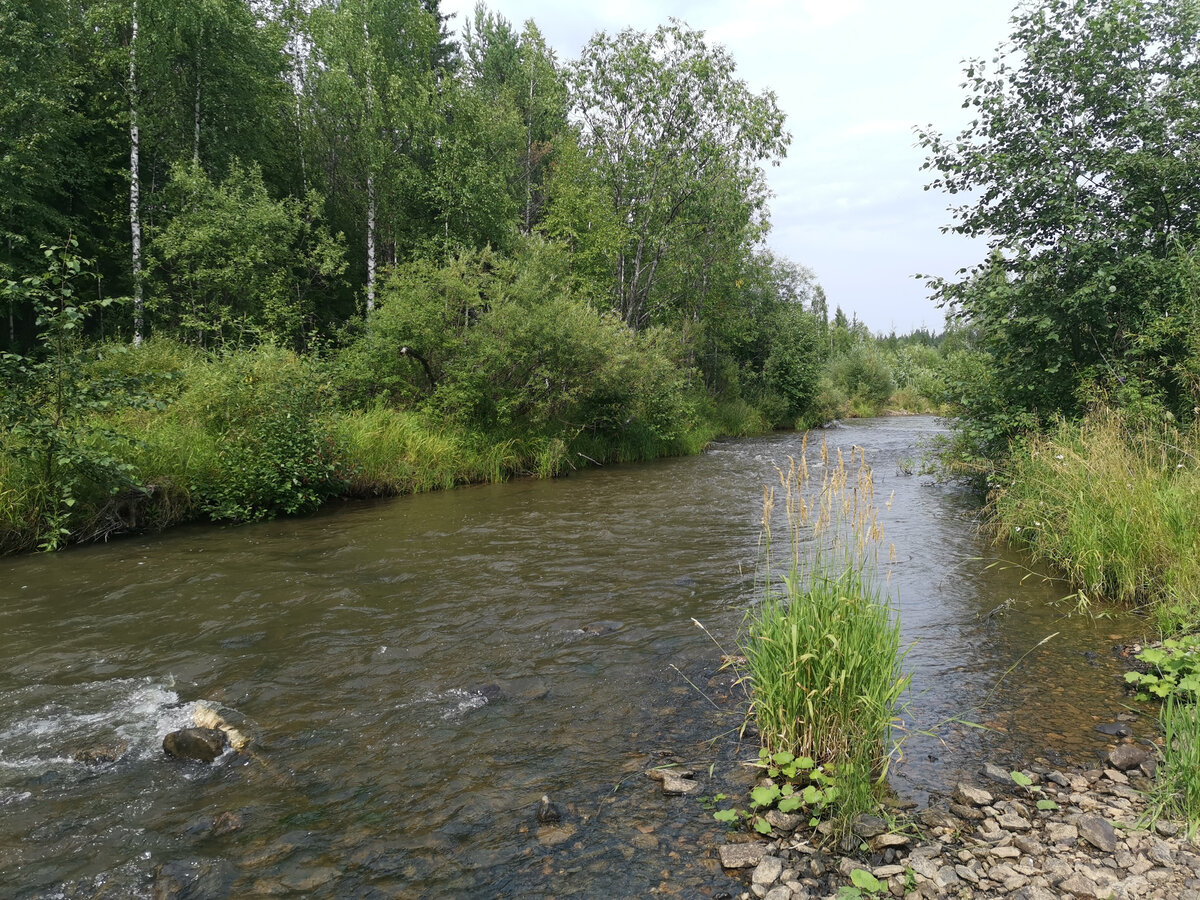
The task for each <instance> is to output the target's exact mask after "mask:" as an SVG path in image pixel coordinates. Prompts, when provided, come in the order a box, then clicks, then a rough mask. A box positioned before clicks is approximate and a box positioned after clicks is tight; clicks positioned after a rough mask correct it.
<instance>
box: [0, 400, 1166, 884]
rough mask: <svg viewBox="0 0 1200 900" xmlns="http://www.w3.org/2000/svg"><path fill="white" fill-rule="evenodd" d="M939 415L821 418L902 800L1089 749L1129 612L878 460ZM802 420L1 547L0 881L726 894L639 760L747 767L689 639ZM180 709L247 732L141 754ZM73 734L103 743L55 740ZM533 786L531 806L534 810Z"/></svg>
mask: <svg viewBox="0 0 1200 900" xmlns="http://www.w3.org/2000/svg"><path fill="white" fill-rule="evenodd" d="M936 431H937V424H936V422H935V421H934V420H932V419H927V418H913V419H879V420H868V421H862V422H857V423H854V424H852V425H849V426H847V427H842V428H836V429H831V430H829V431H827V432H824V433H821V434H819V435H818V436H817V440H818V442H819V439H820V438H821V437H824V438H825V439H827V440H828V442H829V444H830V446H831V447H834V446H840V447H843V448H845V449H847V450H848V449H849V448H850V447H851V446H859V447H862V448H864V449H865V452H866V457H867V461H868V462H869V463H870V464H871V465H872V467H873V468H874V471H875V476H876V485H877V489H876V490H877V498H878V499H879V501H880V505H881V507H882V506H883V503H884V501H886V500H887V499H888V498H889V497H892V503H891V505H890V507H887V508H881V516H880V518H881V521H882V523H883V525H884V528H885V530H886V532H887V539H888V540H889V541H890V542H891V543H893V544H894V545H895V550H896V554H895V561H894V562H893V563H892V564H891V566H890V568H891V580H890V588H891V590H892V592H893V594H894V596H895V598H896V602H897V604H898V606H899V609H900V615H901V621H902V625H903V634H904V642H905V645H906V646H907V647H908V648H909V649H908V653H907V656H906V658H905V665H906V667H907V669H908V670H909V671H910V672H911V674H912V678H913V681H912V689H911V691H910V694H909V697H908V698H907V704H908V705H907V708H906V710H905V714H904V720H905V726H906V728H907V738H906V740H905V742H904V745H903V747H902V755H901V757H900V758H899V759H898V760H897V761H896V763H895V765H894V767H893V773H892V779H891V780H892V784H893V786H894V787H895V789H896V790H897V792H898V793H899V794H900V795H901V796H902V797H905V798H909V799H913V800H916V801H922V802H923V801H925V800H926V799H927V798H928V797H929V796H930V795H931V794H932V795H937V794H940V793H944V792H945V791H946V790H947V789H948V788H949V787H952V785H953V783H954V782H955V781H956V780H957V779H958V777H960V776H961V774H962V773H964V772H971V771H974V770H975V769H977V768H978V767H979V764H980V761H981V760H982V759H984V758H987V759H997V760H1000V761H1004V760H1008V759H1011V760H1013V761H1016V760H1020V759H1028V758H1032V757H1035V756H1045V757H1047V758H1049V759H1051V760H1053V761H1055V762H1056V763H1069V762H1077V763H1085V762H1088V761H1089V760H1092V759H1094V758H1095V754H1096V752H1097V750H1098V748H1099V747H1101V746H1102V743H1101V738H1100V736H1099V735H1096V734H1095V733H1094V732H1093V727H1094V725H1095V724H1096V723H1097V722H1100V721H1102V720H1103V721H1108V720H1111V719H1112V717H1113V715H1114V713H1116V712H1117V711H1119V709H1120V705H1121V703H1122V697H1121V693H1120V675H1121V668H1120V666H1119V665H1118V663H1117V661H1116V660H1115V659H1114V658H1113V654H1112V652H1111V650H1112V647H1113V645H1114V644H1116V643H1118V642H1120V641H1122V640H1124V639H1129V638H1134V637H1137V636H1139V631H1140V630H1141V629H1142V626H1141V624H1140V623H1139V622H1137V621H1136V620H1134V619H1132V618H1130V617H1127V616H1123V615H1113V616H1110V617H1103V618H1089V617H1083V616H1079V615H1071V612H1072V606H1071V604H1070V603H1065V602H1061V597H1062V595H1063V594H1065V593H1066V589H1065V588H1064V587H1063V586H1062V585H1061V584H1056V583H1054V582H1050V581H1047V580H1045V579H1043V578H1041V577H1040V576H1039V575H1038V574H1037V573H1035V572H1031V571H1030V570H1029V569H1028V568H1026V567H1025V566H1024V565H1023V564H1022V561H1021V558H1020V557H1019V556H1015V555H1010V554H1007V553H1005V552H1003V551H1000V550H998V549H997V548H996V547H994V546H992V545H990V544H989V543H988V542H987V541H986V540H984V539H982V538H981V537H980V536H979V535H978V534H977V532H976V527H975V522H976V519H975V515H976V508H975V505H974V501H973V500H972V499H971V497H970V496H968V495H967V494H965V493H964V492H962V491H961V490H960V489H958V488H956V487H954V486H952V485H946V484H938V483H935V482H934V480H933V479H932V478H929V477H923V476H919V475H912V474H905V472H907V471H911V470H912V469H913V464H914V463H919V458H920V453H921V450H920V446H921V445H922V443H923V442H925V441H927V440H928V439H929V437H930V436H931V435H932V434H934V433H935V432H936ZM800 441H801V437H800V436H799V435H790V434H788V435H774V436H769V437H762V438H751V439H744V440H732V441H725V442H721V443H718V444H716V445H715V446H713V447H712V448H711V449H710V450H709V451H708V452H706V453H704V454H702V455H700V456H697V457H692V458H685V459H673V460H663V461H659V462H656V463H651V464H645V465H637V466H615V467H609V468H604V469H593V470H588V471H582V472H579V473H576V474H574V475H572V476H571V477H569V478H565V479H560V480H554V481H534V480H522V481H516V482H513V483H510V484H504V485H491V486H480V487H471V488H464V489H461V490H455V491H450V492H446V493H438V494H428V495H423V496H415V497H406V498H400V499H395V500H388V501H380V502H371V503H358V504H352V505H344V506H340V507H336V508H332V509H329V510H326V511H324V512H322V513H320V514H318V515H315V516H312V517H310V518H306V519H299V520H288V521H280V522H273V523H267V524H262V525H255V526H249V527H240V528H213V527H185V528H179V529H175V530H173V531H170V532H168V533H165V534H162V535H157V536H151V537H145V538H134V539H127V540H122V541H116V542H113V543H111V544H109V545H106V546H96V547H87V548H80V549H75V550H72V551H69V552H66V553H61V554H58V555H54V556H26V557H21V558H12V559H7V560H3V561H0V654H2V657H3V660H4V667H3V671H2V672H0V884H3V893H4V895H5V896H13V897H19V898H32V897H39V898H41V897H46V898H49V897H72V898H73V897H87V898H94V897H113V898H116V897H151V896H154V892H155V883H156V879H157V883H158V885H159V888H160V890H163V889H165V886H166V885H169V884H175V885H179V886H184V887H188V888H189V890H191V891H192V893H191V894H189V896H203V897H208V896H211V897H223V896H228V897H242V896H261V895H284V896H286V895H291V896H308V897H328V898H343V897H345V898H357V897H362V898H374V897H381V898H382V897H404V898H407V897H414V898H415V897H565V896H579V897H585V896H586V897H601V896H611V897H632V896H645V895H648V894H650V893H651V892H655V891H661V892H662V893H664V894H672V893H681V894H682V895H683V896H699V897H703V896H718V895H720V894H722V892H725V891H729V890H734V889H735V888H736V885H735V883H734V882H733V880H732V879H730V878H729V877H727V876H726V875H724V874H723V873H722V872H721V870H720V867H719V865H718V864H717V863H716V861H715V853H714V847H715V845H716V844H717V843H719V842H721V841H722V840H723V834H722V833H721V830H720V827H719V826H717V825H716V823H714V822H712V820H711V818H710V813H709V812H707V811H705V810H704V809H702V808H701V804H700V803H699V802H698V801H697V800H696V799H695V798H694V797H688V798H684V797H664V796H662V795H661V794H660V793H659V792H658V790H657V786H656V785H655V783H654V782H652V781H651V780H649V779H648V778H646V777H645V776H644V775H643V774H642V773H643V772H644V770H646V769H647V768H650V767H652V766H654V765H656V764H658V763H659V762H660V761H661V760H662V759H664V758H666V756H667V755H668V754H671V755H674V756H675V757H678V758H680V759H683V760H685V761H687V762H689V763H690V764H691V766H692V768H694V769H695V770H696V772H697V777H698V778H700V779H701V780H703V781H704V782H705V789H704V792H705V793H708V792H715V791H718V790H724V791H727V792H728V791H729V790H731V785H732V786H733V788H732V789H733V790H737V789H740V786H741V785H744V784H745V776H744V775H743V774H740V773H739V769H738V767H737V765H736V762H737V760H738V759H745V758H749V757H752V756H753V755H754V747H753V746H752V745H751V744H742V745H739V744H738V742H737V739H736V728H737V725H738V722H739V721H740V718H739V714H738V712H737V708H736V705H735V704H732V703H731V702H730V701H729V699H728V697H729V694H730V690H729V685H728V679H725V678H723V677H720V676H719V675H718V672H717V670H718V668H719V666H720V661H719V657H720V654H721V650H720V649H719V648H718V647H717V643H718V642H719V643H720V644H721V645H722V646H723V647H724V648H725V649H726V650H732V649H733V648H734V646H735V644H736V639H737V633H738V629H739V625H740V623H741V621H742V616H743V611H744V609H745V607H746V606H747V605H748V604H750V603H752V602H753V600H754V597H755V584H756V572H757V566H758V562H759V558H760V551H759V530H760V529H759V523H760V518H761V505H762V492H763V486H764V485H766V484H770V483H774V482H776V480H777V476H776V473H775V467H776V466H777V465H782V466H786V465H787V458H788V456H789V455H794V454H797V453H798V452H799V451H800V446H801V444H800ZM815 452H816V446H815V445H814V446H813V447H810V453H815ZM893 492H894V496H892V495H893ZM693 620H698V621H699V622H700V623H703V625H704V626H705V628H706V629H707V631H708V633H709V634H711V638H710V636H709V634H706V632H705V631H704V630H702V629H701V628H699V627H697V625H696V623H695V622H694V621H693ZM710 699H711V700H712V701H714V703H715V705H713V704H712V703H710ZM733 699H735V700H736V699H737V696H736V691H735V692H734V698H733ZM197 702H206V703H211V704H214V705H219V706H223V707H225V708H227V709H228V710H229V715H230V717H233V718H236V719H237V720H238V722H239V723H240V724H241V725H242V726H243V730H246V731H248V732H249V733H250V734H251V735H252V736H253V738H254V745H253V753H252V754H250V755H248V756H235V755H232V754H230V755H227V756H225V757H222V758H221V759H219V760H218V761H217V762H216V763H214V764H213V765H211V766H204V765H181V764H179V763H176V762H173V761H171V760H169V759H167V758H166V757H165V756H164V755H163V753H162V750H161V741H162V737H163V735H165V734H166V733H167V732H169V731H171V730H173V729H175V728H179V727H183V726H186V725H188V724H190V720H191V714H192V711H193V709H194V706H195V704H196V703H197ZM718 707H719V708H718ZM956 719H964V720H967V721H969V722H972V723H976V724H982V725H986V726H988V728H987V729H980V728H975V727H971V726H968V725H964V724H961V723H959V722H957V721H955V720H956ZM97 745H118V746H124V747H125V748H126V749H125V750H124V752H123V755H121V756H120V758H119V759H118V760H117V761H116V762H113V763H107V764H102V765H99V766H92V767H89V766H87V765H85V764H83V763H80V762H76V761H74V759H73V757H74V754H75V753H76V752H77V751H79V750H81V749H86V748H89V747H93V746H97ZM710 771H711V774H710ZM544 793H548V794H550V795H551V796H552V797H553V798H555V800H556V801H557V802H558V803H559V804H560V805H561V806H562V807H563V810H564V813H565V815H564V823H563V826H562V827H560V828H556V829H552V830H549V831H548V830H546V829H539V826H538V823H537V821H536V816H535V813H536V808H537V802H538V799H539V798H540V797H541V796H542V794H544Z"/></svg>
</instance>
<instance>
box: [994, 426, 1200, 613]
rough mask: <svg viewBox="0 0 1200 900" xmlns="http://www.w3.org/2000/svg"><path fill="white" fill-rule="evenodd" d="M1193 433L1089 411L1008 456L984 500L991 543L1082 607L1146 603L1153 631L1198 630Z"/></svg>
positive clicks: (1199, 552)
mask: <svg viewBox="0 0 1200 900" xmlns="http://www.w3.org/2000/svg"><path fill="white" fill-rule="evenodd" d="M1197 509H1200V434H1198V433H1197V432H1195V431H1194V430H1193V431H1191V432H1186V431H1180V430H1177V429H1173V428H1170V427H1164V426H1162V425H1147V424H1145V423H1131V422H1129V421H1128V420H1127V419H1126V418H1125V417H1123V416H1122V415H1121V414H1119V413H1117V412H1114V411H1109V410H1103V409H1102V410H1096V411H1094V412H1092V413H1091V414H1090V415H1089V416H1088V417H1087V418H1086V419H1085V420H1084V421H1083V422H1082V423H1079V424H1073V423H1062V424H1060V425H1059V426H1058V427H1057V428H1056V429H1055V430H1054V431H1053V432H1052V433H1051V434H1049V435H1047V436H1045V437H1039V438H1035V439H1032V440H1030V441H1029V442H1028V443H1027V444H1025V445H1024V446H1023V447H1021V448H1019V449H1017V450H1014V452H1013V454H1012V457H1011V459H1010V461H1009V463H1008V465H1007V467H1006V468H1005V469H1004V471H1003V474H1002V476H1001V477H1000V478H999V479H998V483H997V485H996V486H995V487H994V490H993V492H992V495H991V500H990V510H991V513H992V521H993V528H994V530H995V533H996V535H997V536H998V537H1002V538H1007V539H1008V540H1011V541H1013V542H1015V543H1018V544H1020V545H1023V546H1025V547H1028V548H1029V550H1030V551H1031V552H1032V553H1033V555H1034V556H1035V557H1037V558H1039V559H1042V560H1045V561H1047V562H1049V563H1051V564H1052V565H1053V566H1054V567H1055V568H1057V569H1058V570H1059V571H1061V572H1062V573H1063V575H1064V576H1065V577H1066V578H1067V579H1068V580H1069V581H1070V582H1071V583H1072V584H1073V585H1074V586H1075V588H1076V589H1077V590H1078V591H1079V595H1080V599H1081V600H1082V601H1085V602H1086V601H1088V600H1094V599H1109V600H1115V601H1118V602H1124V603H1146V604H1149V605H1150V606H1151V608H1152V611H1153V614H1154V616H1155V618H1156V620H1157V622H1158V625H1159V627H1160V628H1161V629H1162V630H1163V631H1168V632H1169V631H1176V630H1180V629H1183V630H1190V629H1194V628H1196V627H1200V518H1198V517H1197V515H1196V510H1197Z"/></svg>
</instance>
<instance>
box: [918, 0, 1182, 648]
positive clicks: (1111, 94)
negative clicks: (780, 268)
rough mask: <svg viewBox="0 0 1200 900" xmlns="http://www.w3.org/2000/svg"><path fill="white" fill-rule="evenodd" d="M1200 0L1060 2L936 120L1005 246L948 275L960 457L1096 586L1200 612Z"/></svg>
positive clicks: (934, 139)
mask: <svg viewBox="0 0 1200 900" xmlns="http://www.w3.org/2000/svg"><path fill="white" fill-rule="evenodd" d="M1198 37H1200V10H1198V9H1197V8H1196V6H1195V4H1192V3H1188V2H1184V0H1170V2H1164V3H1155V4H1130V3H1125V2H1120V0H1105V2H1100V3H1042V4H1035V5H1033V6H1030V7H1028V8H1024V9H1021V10H1019V11H1018V13H1017V14H1016V15H1015V16H1014V18H1013V21H1012V32H1011V38H1010V40H1009V42H1008V43H1007V44H1006V45H1005V46H1003V47H1002V48H1001V49H1000V51H999V53H998V55H997V59H996V61H994V62H992V63H985V62H982V61H973V62H970V63H969V64H968V66H967V73H966V74H967V79H966V82H965V83H964V88H965V91H966V99H965V105H967V106H969V107H970V108H971V109H972V111H973V116H974V120H973V122H972V123H971V125H970V126H968V127H967V128H966V129H965V130H964V131H963V132H962V133H960V134H959V135H957V136H953V137H947V136H944V135H942V134H940V133H938V132H937V131H935V130H933V129H926V130H925V131H924V132H923V133H922V136H921V139H922V143H923V145H924V147H925V149H926V150H927V152H928V158H927V163H926V167H927V168H928V169H929V170H930V171H931V172H933V173H934V174H933V181H932V183H931V185H930V186H931V187H933V188H938V189H942V190H945V191H947V192H948V193H950V194H951V195H954V196H956V197H958V198H966V199H964V200H962V201H961V202H960V204H959V205H958V206H956V207H953V208H952V215H953V218H954V224H953V226H952V230H953V231H955V232H957V233H959V234H962V235H965V236H969V237H978V238H986V239H987V240H988V242H989V247H990V250H989V252H988V254H987V257H986V259H984V260H983V261H981V262H980V263H979V264H978V265H976V266H974V267H972V268H970V269H969V270H966V271H965V272H964V273H963V274H962V275H961V276H960V277H959V278H957V279H933V280H931V287H932V288H933V289H934V290H935V292H936V294H937V296H938V297H939V298H940V300H941V302H942V303H943V304H944V305H945V307H946V308H947V310H948V311H949V314H950V316H951V318H952V320H953V321H954V322H955V323H956V327H957V328H959V329H961V330H962V333H963V335H964V337H965V338H966V351H965V352H966V356H965V357H964V359H963V365H961V366H960V367H959V368H958V370H957V372H956V373H955V376H954V377H953V378H951V379H950V381H949V382H948V393H949V398H950V400H951V401H952V404H953V411H954V412H955V413H956V414H957V416H958V419H957V427H956V429H955V432H954V439H953V444H952V446H951V447H950V451H949V454H948V459H949V460H950V462H951V464H952V465H954V466H956V467H957V470H958V471H960V472H966V473H970V474H973V475H974V476H975V477H976V478H977V479H978V481H979V483H980V484H981V485H983V484H986V485H987V486H988V488H989V489H990V490H991V492H992V499H991V504H990V509H991V511H992V513H993V515H994V517H995V523H996V529H997V533H999V534H1001V535H1003V536H1005V537H1011V538H1015V539H1017V540H1018V541H1019V542H1021V543H1024V544H1027V545H1028V546H1030V547H1031V548H1032V549H1033V550H1034V552H1035V553H1037V554H1039V555H1041V556H1043V557H1044V558H1045V559H1047V560H1049V561H1050V562H1052V563H1053V564H1054V565H1055V566H1056V567H1057V568H1058V569H1059V570H1060V571H1062V572H1063V573H1064V574H1065V575H1066V576H1067V577H1069V578H1070V579H1071V580H1072V581H1073V583H1074V584H1075V585H1076V587H1077V588H1078V589H1079V590H1080V591H1081V592H1082V595H1081V596H1086V597H1087V598H1088V599H1101V598H1110V599H1115V600H1119V601H1124V602H1148V603H1151V604H1153V605H1154V606H1155V608H1156V609H1157V610H1158V612H1157V613H1156V615H1157V616H1158V621H1159V622H1160V624H1161V625H1162V626H1163V627H1164V628H1175V627H1179V626H1189V627H1191V626H1194V625H1196V624H1197V623H1200V605H1198V603H1197V593H1196V581H1195V578H1196V576H1195V574H1194V565H1195V564H1194V561H1193V557H1194V556H1195V548H1196V546H1197V542H1198V541H1200V522H1198V521H1197V520H1196V518H1195V515H1194V513H1193V512H1192V510H1193V509H1194V506H1195V505H1194V502H1193V501H1194V497H1195V493H1194V491H1195V476H1194V462H1195V453H1196V450H1197V441H1196V434H1195V425H1194V423H1195V422H1196V419H1197V413H1198V411H1200V374H1198V373H1200V338H1198V335H1200V266H1198V265H1197V259H1198V254H1200V224H1198V223H1200V220H1198V219H1197V217H1196V214H1195V210H1196V209H1197V208H1198V207H1200V168H1198V167H1197V166H1196V164H1195V161H1196V157H1197V154H1200V143H1197V141H1196V140H1195V138H1194V135H1196V134H1197V133H1198V131H1197V126H1198V125H1200V120H1198V119H1197V116H1198V115H1200V113H1198V112H1197V110H1200V105H1198V104H1197V102H1196V101H1197V99H1200V95H1198V94H1197V90H1198V89H1197V85H1198V84H1200V79H1198V78H1197V75H1198V74H1200V56H1198V55H1197V51H1196V47H1197V46H1198V45H1197V38H1198Z"/></svg>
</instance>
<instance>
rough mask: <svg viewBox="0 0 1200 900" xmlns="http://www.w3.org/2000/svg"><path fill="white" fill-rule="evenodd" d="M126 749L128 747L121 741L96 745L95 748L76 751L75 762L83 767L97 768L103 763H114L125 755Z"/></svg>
mask: <svg viewBox="0 0 1200 900" xmlns="http://www.w3.org/2000/svg"><path fill="white" fill-rule="evenodd" d="M128 749H129V745H128V744H126V743H125V742H123V741H118V742H116V743H113V744H98V745H97V746H95V747H88V748H87V749H86V750H79V751H77V752H76V754H75V762H81V763H83V764H84V765H85V766H99V765H103V764H104V763H110V762H116V761H117V760H118V759H120V758H121V757H122V756H124V755H125V751H127V750H128Z"/></svg>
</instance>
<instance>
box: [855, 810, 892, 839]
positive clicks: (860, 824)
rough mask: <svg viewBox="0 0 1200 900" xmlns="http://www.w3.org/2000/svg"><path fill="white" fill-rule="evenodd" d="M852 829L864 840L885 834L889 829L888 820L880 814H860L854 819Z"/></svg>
mask: <svg viewBox="0 0 1200 900" xmlns="http://www.w3.org/2000/svg"><path fill="white" fill-rule="evenodd" d="M852 830H853V831H854V833H855V834H856V835H858V836H859V837H860V838H862V839H863V840H867V839H869V838H873V837H875V836H876V835H880V834H883V833H884V832H885V831H887V830H888V826H887V822H885V821H884V820H883V819H881V818H880V817H879V816H869V815H866V814H863V815H860V816H859V817H858V818H856V819H855V820H854V825H853V828H852Z"/></svg>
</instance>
